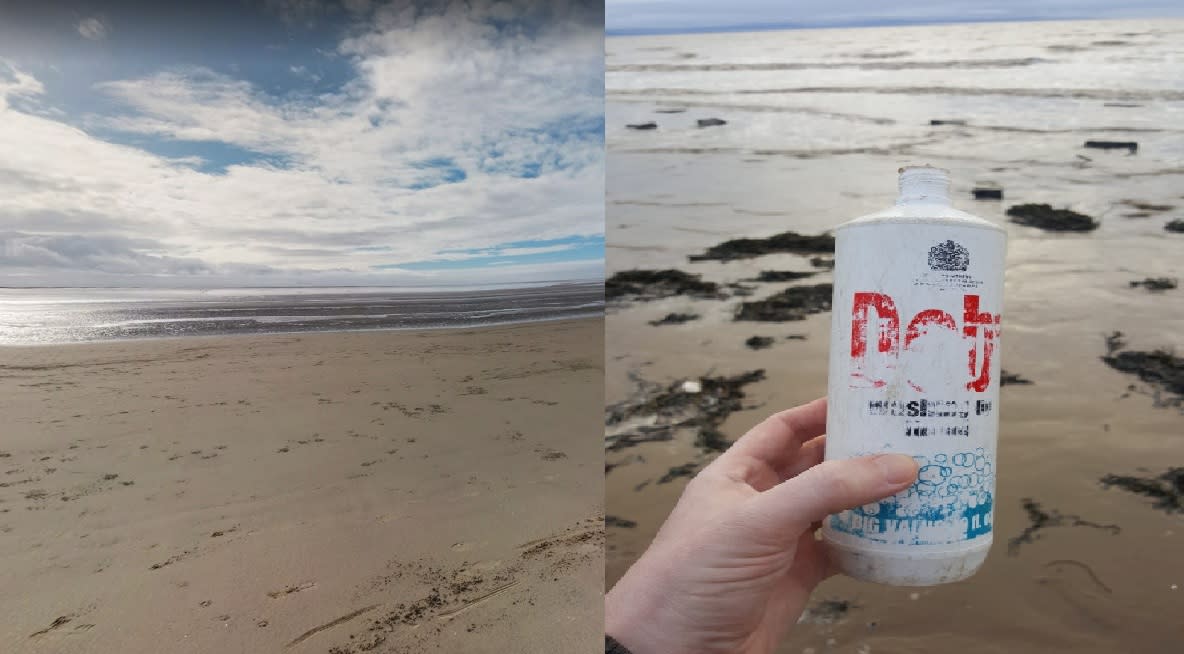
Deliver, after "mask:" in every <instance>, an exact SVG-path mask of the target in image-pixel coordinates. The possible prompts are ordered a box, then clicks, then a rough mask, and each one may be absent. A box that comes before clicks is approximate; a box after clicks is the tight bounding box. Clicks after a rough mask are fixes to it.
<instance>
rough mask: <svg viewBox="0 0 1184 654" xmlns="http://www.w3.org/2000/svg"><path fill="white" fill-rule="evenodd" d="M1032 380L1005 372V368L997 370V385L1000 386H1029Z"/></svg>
mask: <svg viewBox="0 0 1184 654" xmlns="http://www.w3.org/2000/svg"><path fill="white" fill-rule="evenodd" d="M1033 383H1035V382H1033V381H1032V380H1031V379H1024V378H1023V377H1020V376H1019V375H1017V374H1015V373H1010V372H1007V371H1006V370H1001V371H999V385H1000V386H1012V385H1014V386H1030V385H1032V384H1033Z"/></svg>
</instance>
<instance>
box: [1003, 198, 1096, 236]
mask: <svg viewBox="0 0 1184 654" xmlns="http://www.w3.org/2000/svg"><path fill="white" fill-rule="evenodd" d="M1007 215H1009V216H1011V222H1013V223H1016V224H1017V225H1025V226H1027V227H1039V228H1040V229H1045V230H1048V231H1053V232H1090V231H1093V230H1095V229H1097V228H1098V224H1099V223H1098V221H1096V220H1094V219H1093V218H1091V217H1089V216H1087V215H1085V214H1082V213H1077V212H1076V211H1070V210H1069V209H1054V208H1052V205H1048V204H1017V205H1014V206H1012V207H1011V208H1009V209H1008V210H1007Z"/></svg>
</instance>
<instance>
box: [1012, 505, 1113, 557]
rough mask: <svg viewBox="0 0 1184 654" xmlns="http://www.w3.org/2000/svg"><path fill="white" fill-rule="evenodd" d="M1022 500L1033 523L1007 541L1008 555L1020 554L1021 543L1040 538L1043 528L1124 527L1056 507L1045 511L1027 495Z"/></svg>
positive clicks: (1105, 529)
mask: <svg viewBox="0 0 1184 654" xmlns="http://www.w3.org/2000/svg"><path fill="white" fill-rule="evenodd" d="M1021 501H1022V502H1023V507H1024V511H1025V512H1027V514H1028V521H1029V522H1030V523H1031V524H1029V525H1028V526H1027V528H1025V529H1024V531H1023V532H1021V533H1020V535H1019V536H1016V537H1015V538H1012V539H1011V540H1009V541H1007V555H1008V556H1016V555H1017V554H1019V551H1020V545H1024V544H1026V543H1033V542H1035V541H1036V540H1038V539H1039V538H1040V536H1039V535H1038V533H1039V532H1040V531H1041V530H1043V529H1048V528H1051V527H1093V528H1094V529H1101V530H1104V531H1109V532H1110V533H1111V534H1118V533H1121V532H1122V527H1119V526H1118V525H1103V524H1099V523H1096V522H1091V521H1089V520H1083V519H1082V518H1081V516H1077V515H1064V514H1062V513H1061V512H1060V511H1057V510H1056V509H1049V510H1047V511H1045V510H1044V508H1043V507H1041V506H1040V503H1039V502H1037V501H1036V500H1033V499H1032V498H1030V497H1025V498H1024V499H1023V500H1021Z"/></svg>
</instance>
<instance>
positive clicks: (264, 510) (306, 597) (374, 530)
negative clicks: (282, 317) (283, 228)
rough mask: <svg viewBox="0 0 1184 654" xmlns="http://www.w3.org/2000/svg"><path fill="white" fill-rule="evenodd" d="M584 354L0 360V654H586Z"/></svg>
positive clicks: (263, 346)
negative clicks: (368, 653) (370, 653)
mask: <svg viewBox="0 0 1184 654" xmlns="http://www.w3.org/2000/svg"><path fill="white" fill-rule="evenodd" d="M602 343H603V323H602V321H600V320H581V321H570V322H553V323H539V324H532V325H523V326H507V327H495V328H486V329H480V330H452V331H435V332H419V333H406V332H404V333H399V332H371V333H335V334H314V335H300V336H291V335H280V336H239V337H228V338H196V339H182V340H155V341H125V342H116V343H102V344H88V345H70V346H56V347H35V348H10V349H4V350H0V415H2V416H3V428H2V429H3V432H2V434H3V435H2V438H0V587H2V588H3V589H4V592H3V594H2V595H0V615H3V616H4V618H5V619H4V621H3V624H2V625H0V651H3V652H6V653H13V654H19V653H23V652H55V653H57V652H121V653H123V654H135V653H139V652H144V653H149V652H151V653H153V654H155V653H157V652H170V653H174V652H175V653H183V652H201V653H207V652H293V653H294V654H295V653H304V652H335V653H341V652H362V651H374V652H424V651H439V652H505V651H515V652H557V651H593V650H595V649H596V647H599V642H600V638H601V622H602V618H601V606H602V605H601V596H602V593H603V587H602V565H603V555H602V545H603V528H602V522H601V518H602V513H601V506H602V497H603V485H602V484H603V477H602V472H601V467H600V465H601V457H602V450H601V448H600V445H599V444H598V443H597V442H596V439H595V438H594V437H592V435H593V434H595V433H596V432H597V430H598V429H599V428H598V427H597V425H598V424H599V420H600V415H601V408H602V406H603V387H602V377H603V374H602V369H603V366H602V358H601V357H602Z"/></svg>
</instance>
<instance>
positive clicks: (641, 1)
mask: <svg viewBox="0 0 1184 654" xmlns="http://www.w3.org/2000/svg"><path fill="white" fill-rule="evenodd" d="M1147 17H1184V3H1182V2H1180V0H993V1H992V2H981V1H970V0H923V1H920V2H917V1H909V0H898V1H897V2H885V1H883V0H730V1H729V2H718V1H717V0H605V29H606V30H607V31H608V33H609V34H646V33H661V32H684V31H701V30H702V31H711V30H726V29H745V28H762V27H766V28H768V27H863V26H873V25H899V24H918V23H951V22H976V21H1007V20H1075V19H1091V18H1097V19H1106V18H1147Z"/></svg>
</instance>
